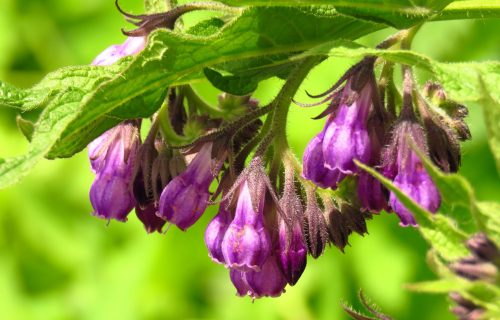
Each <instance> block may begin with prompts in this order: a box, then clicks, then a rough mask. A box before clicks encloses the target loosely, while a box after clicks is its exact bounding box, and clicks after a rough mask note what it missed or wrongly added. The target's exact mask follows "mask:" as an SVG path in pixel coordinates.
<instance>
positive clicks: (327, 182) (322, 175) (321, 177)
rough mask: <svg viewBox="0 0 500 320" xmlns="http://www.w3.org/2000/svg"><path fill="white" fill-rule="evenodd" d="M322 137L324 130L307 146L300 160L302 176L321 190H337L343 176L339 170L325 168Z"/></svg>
mask: <svg viewBox="0 0 500 320" xmlns="http://www.w3.org/2000/svg"><path fill="white" fill-rule="evenodd" d="M327 123H328V122H327ZM323 137H324V130H323V131H322V132H320V133H319V134H318V135H317V136H316V137H314V138H313V139H312V140H311V141H310V142H309V144H308V145H307V147H306V150H305V151H304V156H303V159H302V160H303V161H302V162H303V172H302V175H303V177H304V178H306V179H308V180H311V181H312V182H314V183H315V184H317V185H318V186H320V187H322V188H333V189H335V188H337V184H338V183H339V182H340V181H342V179H344V177H345V174H343V173H342V172H340V170H331V169H328V168H326V167H325V160H324V157H323Z"/></svg>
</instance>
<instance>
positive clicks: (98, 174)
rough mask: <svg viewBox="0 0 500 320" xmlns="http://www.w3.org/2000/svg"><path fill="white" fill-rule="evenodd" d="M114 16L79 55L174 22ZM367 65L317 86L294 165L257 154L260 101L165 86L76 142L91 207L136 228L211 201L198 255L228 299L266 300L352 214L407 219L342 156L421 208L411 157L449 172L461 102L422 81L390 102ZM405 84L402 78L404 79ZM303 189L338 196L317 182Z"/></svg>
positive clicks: (409, 219)
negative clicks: (317, 119)
mask: <svg viewBox="0 0 500 320" xmlns="http://www.w3.org/2000/svg"><path fill="white" fill-rule="evenodd" d="M179 10H180V11H179V12H181V11H182V10H187V11H189V10H192V8H190V7H186V8H184V9H179ZM124 14H125V13H124ZM125 15H126V16H127V17H128V18H129V19H135V20H139V22H137V23H136V24H137V25H139V28H138V29H136V30H133V31H131V32H127V33H126V34H127V35H129V36H131V38H128V39H127V40H126V41H125V43H124V44H122V45H117V46H112V47H110V48H108V49H106V50H105V51H104V52H103V53H102V54H100V55H99V56H98V57H97V58H96V59H95V60H94V62H93V64H95V65H110V64H113V63H115V62H116V61H118V59H120V58H121V57H124V56H128V55H133V54H136V53H138V52H139V51H141V50H142V49H143V48H144V47H145V36H147V34H148V33H149V32H150V31H151V30H152V29H154V28H156V27H158V25H164V26H166V27H168V28H172V27H173V25H174V23H175V19H176V18H175V15H174V16H169V15H165V16H163V15H161V14H160V15H151V16H146V15H145V16H133V15H129V14H125ZM165 19H167V20H165ZM374 62H375V58H372V57H369V58H365V59H364V60H363V61H362V62H360V63H359V64H357V65H355V66H354V67H353V68H351V69H350V70H349V71H348V72H347V73H346V75H344V76H343V77H342V79H341V81H339V82H338V83H337V84H336V85H335V86H333V87H332V89H330V90H328V91H327V92H326V93H325V94H323V95H320V96H321V97H324V98H323V100H322V101H321V102H320V103H323V102H326V101H328V102H329V105H328V108H327V109H326V110H325V111H324V112H323V113H322V114H321V117H325V116H326V117H327V120H326V123H325V127H324V128H323V130H322V131H321V132H320V133H319V134H318V135H317V136H316V137H314V138H313V139H312V140H311V142H310V143H309V145H308V146H307V148H306V151H305V152H304V155H303V171H302V175H301V174H300V172H298V171H300V170H299V169H297V167H300V166H296V165H294V164H293V161H292V160H291V159H290V158H287V160H285V159H282V158H281V157H283V156H284V153H283V152H281V153H278V152H277V153H276V154H273V155H270V154H271V153H272V152H268V151H270V150H268V149H269V144H270V141H271V142H272V141H273V140H272V139H273V138H274V137H273V136H272V134H271V133H270V132H272V130H268V131H267V136H266V135H265V134H262V133H266V131H265V129H264V128H265V127H266V125H264V126H261V125H262V123H261V121H260V120H259V117H260V116H262V115H264V114H266V113H267V112H269V110H271V108H270V106H271V107H272V105H270V106H265V107H259V106H258V102H257V101H255V100H252V99H250V97H249V96H243V97H238V96H233V95H230V94H227V93H223V94H221V95H220V96H219V105H218V106H217V107H215V108H214V107H211V106H210V105H208V104H207V103H205V102H204V101H203V100H202V99H201V98H200V97H198V96H197V95H196V92H194V90H193V89H192V88H191V87H190V86H189V85H186V86H180V87H173V88H169V89H168V96H167V98H166V99H165V102H164V104H163V106H162V107H161V109H160V110H159V111H158V112H157V113H156V114H154V115H153V116H152V118H151V125H150V128H149V132H148V133H147V136H146V137H145V139H142V138H141V136H140V131H141V130H140V129H141V125H142V126H143V127H144V126H145V125H147V124H146V121H145V120H140V119H131V120H127V121H124V122H122V123H120V124H118V125H117V126H115V127H113V128H111V129H109V130H108V131H106V132H104V133H103V134H102V135H101V136H99V137H97V138H96V139H95V140H94V141H93V142H91V143H90V144H89V158H90V162H91V168H92V171H93V172H94V173H95V180H94V183H93V185H92V187H91V190H90V200H91V203H92V206H93V208H94V214H95V215H96V216H98V217H100V218H103V219H106V220H108V221H109V220H111V219H114V220H118V221H126V220H127V216H128V214H129V213H130V212H131V211H132V210H133V209H134V208H135V212H136V215H137V217H138V218H139V220H140V221H141V222H142V223H143V225H144V227H145V229H146V231H147V232H148V233H153V232H162V230H163V228H164V226H165V225H175V226H176V227H178V228H179V229H181V230H183V231H186V230H188V229H189V228H190V227H191V226H192V225H194V224H195V223H196V222H197V221H198V220H199V219H200V217H201V216H202V215H203V214H204V213H205V212H206V211H207V208H208V207H209V206H210V205H211V204H216V203H219V208H218V212H217V214H216V215H215V216H214V218H213V219H212V220H211V221H210V223H209V224H208V226H207V228H206V231H205V237H204V240H205V244H206V247H207V249H208V255H209V257H210V258H211V259H212V260H213V261H214V262H216V263H218V264H222V265H224V266H225V267H226V268H227V269H228V271H229V277H230V279H231V281H232V283H233V285H234V286H235V288H236V291H237V294H238V295H240V296H250V297H251V298H253V299H255V298H260V297H277V296H279V295H281V294H282V293H283V292H284V291H285V287H286V286H287V285H291V286H293V285H295V284H296V283H297V281H298V280H299V279H300V277H301V276H302V274H303V272H304V270H305V267H306V264H307V255H310V256H312V257H313V258H318V257H319V256H321V255H322V253H323V252H324V250H325V249H326V248H327V247H328V246H329V245H334V246H336V247H338V248H339V249H340V250H342V251H344V249H345V247H346V246H347V245H348V244H349V236H350V235H351V234H352V233H353V232H355V233H358V234H360V235H364V234H366V233H367V225H366V220H368V219H371V218H372V214H374V213H378V212H380V211H382V210H387V211H390V210H393V211H394V212H395V213H396V214H397V215H398V216H399V217H400V220H401V225H404V226H406V225H416V221H415V218H414V217H413V215H412V214H411V213H410V212H409V211H408V209H407V208H406V207H405V206H404V205H403V204H402V203H401V202H400V201H399V199H398V198H397V197H396V196H395V195H394V194H392V193H390V192H388V190H386V189H385V188H384V187H383V186H382V184H381V183H380V182H379V181H378V180H377V179H375V178H374V177H373V176H371V175H369V174H368V173H366V172H365V171H363V170H361V169H360V168H359V167H358V166H357V164H356V161H359V162H361V163H364V164H366V165H369V166H371V167H375V168H376V169H377V170H378V171H379V172H381V173H382V174H383V175H385V176H386V177H387V178H389V179H391V180H392V181H393V182H394V184H395V185H396V186H397V187H398V188H399V189H401V190H402V191H403V192H405V193H406V194H407V195H409V196H410V197H411V198H412V199H413V200H415V201H416V202H417V203H418V204H420V205H421V206H423V207H424V208H425V209H427V210H429V211H431V212H435V211H436V210H437V209H438V207H439V205H440V197H439V193H438V190H437V188H436V186H435V185H434V183H433V181H432V179H431V177H430V175H429V174H428V173H427V171H426V170H425V167H424V165H423V162H422V159H421V158H420V156H421V155H422V154H423V155H424V156H426V157H430V159H432V161H434V162H435V163H436V164H437V165H438V166H439V167H440V168H441V169H442V170H444V171H447V172H450V171H455V170H457V168H458V166H459V164H460V146H459V144H458V140H463V139H467V138H469V137H470V133H469V132H468V128H467V126H466V125H465V123H464V122H463V118H464V116H465V115H466V111H464V110H466V109H465V108H464V107H463V106H460V105H458V104H454V103H452V102H450V101H449V100H448V99H447V97H446V95H445V94H444V92H443V91H442V89H441V88H440V87H439V86H438V85H436V84H429V85H428V86H427V87H426V89H425V95H426V97H425V98H424V97H422V96H418V97H413V98H415V99H412V94H413V91H414V90H405V92H404V95H403V105H402V106H401V108H400V110H398V111H396V109H395V108H394V107H393V105H394V101H391V100H390V99H389V95H388V99H387V103H385V102H386V101H384V100H385V94H384V90H381V87H380V86H379V85H378V83H377V81H376V79H375V73H374ZM407 80H408V79H407V75H406V74H405V85H406V86H408V85H407V84H408V83H407V82H408V81H407ZM278 97H280V95H278ZM414 100H415V101H417V107H418V108H417V111H418V112H416V111H415V110H414V105H413V101H414ZM428 101H431V102H432V103H433V104H436V105H438V107H439V104H442V103H447V104H448V108H447V109H446V110H448V111H447V112H449V114H447V115H444V114H442V113H436V112H434V111H433V110H432V108H431V107H430V105H429V104H428ZM450 106H451V107H450ZM269 118H272V117H269ZM266 123H271V122H268V120H266ZM267 128H268V129H269V126H267ZM268 136H271V138H270V139H268ZM179 141H182V142H183V143H184V142H185V143H186V144H184V145H182V143H179ZM174 145H176V146H174ZM254 149H255V153H254V154H252V151H253V150H254ZM277 149H279V148H277ZM273 150H274V149H273ZM250 155H252V156H251V157H250ZM248 158H251V160H250V161H247V160H249V159H248ZM277 160H278V161H277ZM246 163H249V164H248V165H245V164H246ZM306 180H310V181H306ZM311 182H312V183H311ZM214 185H217V186H214ZM314 185H317V186H319V187H321V188H325V189H326V188H331V189H334V190H339V189H340V190H341V191H342V192H334V193H324V192H319V191H318V189H317V188H316V187H315V186H314ZM356 194H357V195H356Z"/></svg>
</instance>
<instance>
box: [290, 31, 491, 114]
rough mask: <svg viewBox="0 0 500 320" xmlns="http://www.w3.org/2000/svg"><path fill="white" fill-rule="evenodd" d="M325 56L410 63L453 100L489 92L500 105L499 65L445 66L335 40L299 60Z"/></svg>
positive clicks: (407, 53)
mask: <svg viewBox="0 0 500 320" xmlns="http://www.w3.org/2000/svg"><path fill="white" fill-rule="evenodd" d="M318 54H326V55H329V56H332V57H350V58H356V57H359V58H362V57H364V56H367V55H374V56H379V57H381V58H383V59H386V60H389V61H393V62H396V63H401V64H408V65H411V66H414V67H417V68H421V69H423V70H427V71H429V72H431V74H432V76H433V77H435V79H436V80H437V81H438V82H440V83H441V84H442V85H443V87H444V88H445V90H446V92H447V93H448V94H449V96H450V98H452V99H454V100H457V101H462V102H466V101H482V100H484V99H485V98H487V95H486V93H487V94H488V95H489V97H490V98H491V99H492V100H493V101H494V102H496V103H499V104H500V91H499V90H498V86H499V84H500V62H498V61H485V62H464V63H443V62H437V61H434V60H432V59H430V58H429V57H427V56H425V55H423V54H420V53H417V52H414V51H409V50H378V49H373V48H367V47H363V46H361V45H359V44H357V43H355V42H352V41H345V40H340V41H339V40H336V41H332V42H329V43H323V44H321V45H319V46H317V47H315V48H313V49H311V50H309V51H307V52H305V53H303V54H301V55H298V56H296V57H295V58H296V59H300V58H302V57H305V56H308V55H318Z"/></svg>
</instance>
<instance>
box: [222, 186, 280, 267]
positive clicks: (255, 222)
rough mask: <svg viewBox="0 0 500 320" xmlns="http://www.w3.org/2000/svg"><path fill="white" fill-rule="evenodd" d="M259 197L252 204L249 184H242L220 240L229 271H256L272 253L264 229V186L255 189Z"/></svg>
mask: <svg viewBox="0 0 500 320" xmlns="http://www.w3.org/2000/svg"><path fill="white" fill-rule="evenodd" d="M257 188H259V189H261V190H257V192H260V194H261V195H262V196H261V197H260V198H259V203H257V204H254V203H252V197H251V195H250V192H251V191H250V188H249V185H248V182H247V181H245V182H243V184H242V186H241V187H240V194H239V197H238V202H237V204H236V211H235V215H234V219H233V221H232V222H231V224H230V225H229V227H228V229H227V231H226V234H225V235H224V239H223V240H222V253H223V255H224V260H225V262H226V265H227V266H228V267H229V268H233V269H238V270H241V271H249V270H255V271H259V270H260V269H261V267H262V265H263V264H264V262H265V261H266V259H267V257H268V256H269V254H270V252H271V239H270V236H269V233H268V231H267V230H266V229H265V227H264V212H263V211H264V198H265V197H264V195H265V186H264V184H261V185H259V186H257Z"/></svg>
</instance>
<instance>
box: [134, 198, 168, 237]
mask: <svg viewBox="0 0 500 320" xmlns="http://www.w3.org/2000/svg"><path fill="white" fill-rule="evenodd" d="M156 212H158V207H156V206H155V204H154V203H149V204H148V205H147V206H146V207H144V208H142V207H141V206H136V207H135V214H136V215H137V218H139V220H141V222H142V224H143V225H144V228H145V229H146V232H147V233H153V232H155V231H158V232H160V233H161V232H162V228H163V226H164V225H165V220H163V219H161V218H159V217H158V216H157V215H156Z"/></svg>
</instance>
